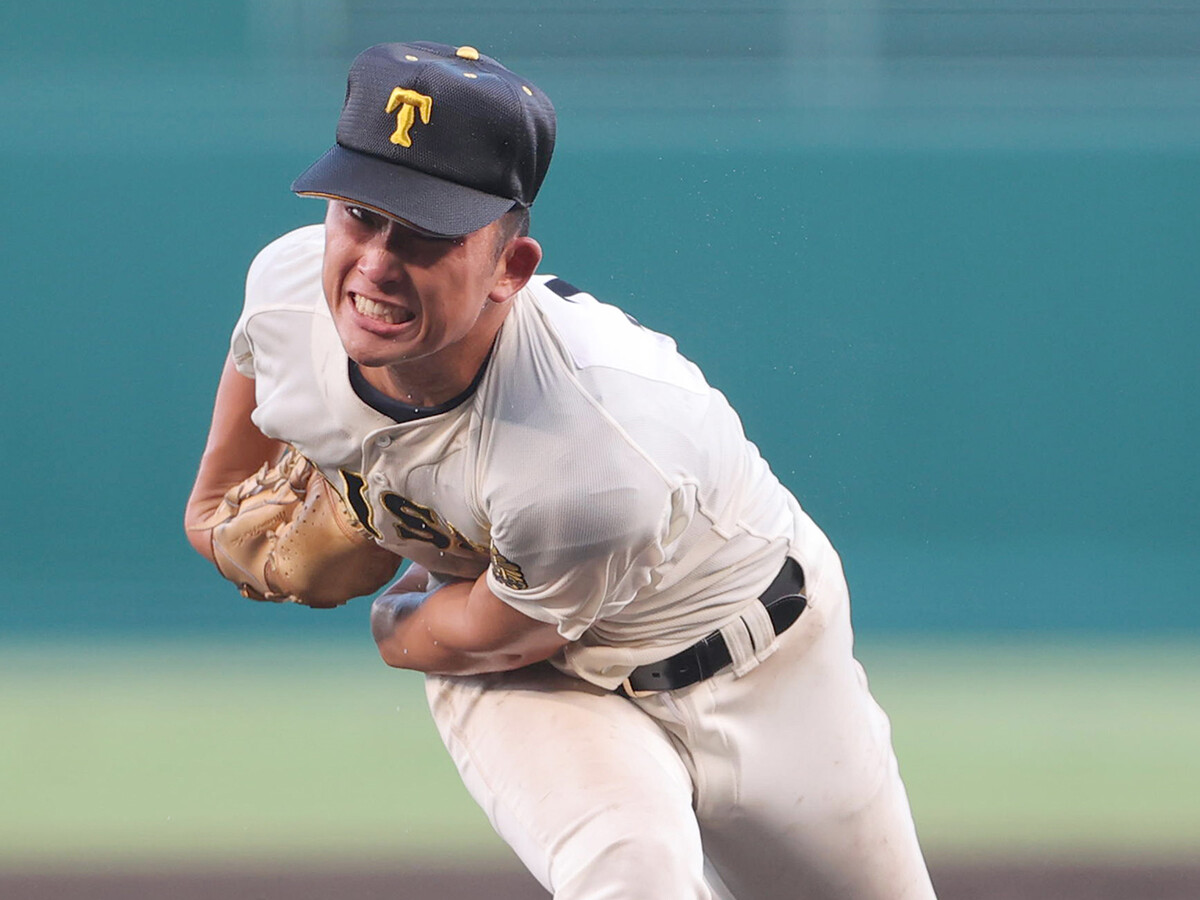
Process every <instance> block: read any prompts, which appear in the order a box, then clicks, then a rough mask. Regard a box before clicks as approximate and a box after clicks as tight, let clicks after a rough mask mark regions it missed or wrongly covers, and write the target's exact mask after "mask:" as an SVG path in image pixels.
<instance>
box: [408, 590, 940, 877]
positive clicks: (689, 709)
mask: <svg viewBox="0 0 1200 900" xmlns="http://www.w3.org/2000/svg"><path fill="white" fill-rule="evenodd" d="M822 575H823V578H822V579H821V580H819V581H818V582H817V583H816V584H810V585H808V587H807V590H806V593H807V594H808V597H809V606H808V609H807V610H806V611H805V612H804V613H803V615H801V616H800V619H799V620H798V621H797V622H796V623H795V624H794V625H793V626H792V627H791V628H789V629H788V630H787V631H785V632H784V633H783V634H782V635H781V636H780V637H779V638H778V639H776V640H777V643H776V644H774V646H773V650H774V652H773V653H771V654H770V655H769V656H767V658H766V659H764V660H763V661H761V662H758V661H757V660H756V659H755V658H753V657H752V654H753V649H752V648H750V644H749V642H745V641H742V642H740V643H742V644H745V647H747V648H750V649H749V650H746V649H739V642H737V641H731V644H733V645H734V646H733V649H734V660H735V665H734V666H731V667H730V668H727V669H726V670H724V671H722V672H720V673H718V674H717V675H715V676H713V677H712V678H709V679H708V680H706V681H702V682H699V683H698V684H695V685H692V686H690V687H687V688H683V689H680V690H677V691H671V692H669V693H662V694H654V695H651V696H649V697H645V698H639V699H634V700H630V699H627V698H625V697H623V696H621V695H619V694H614V693H609V692H606V691H604V690H602V689H600V688H597V687H594V686H592V685H589V684H587V683H585V682H583V681H580V680H579V679H576V678H571V677H569V676H566V675H563V674H561V673H559V672H557V671H556V670H554V669H553V668H552V667H551V666H549V665H546V664H543V665H539V666H533V667H530V668H527V669H522V670H519V671H516V672H507V673H497V674H493V675H484V676H471V677H430V678H429V679H428V682H427V692H428V696H429V702H430V708H431V710H432V712H433V715H434V719H435V721H436V723H437V726H438V729H439V731H440V733H441V735H442V739H443V741H444V742H445V744H446V747H447V749H448V750H449V751H450V754H451V756H452V757H453V759H454V762H455V764H456V765H457V766H458V770H459V772H460V774H461V775H462V778H463V781H464V783H465V784H466V786H467V789H468V790H469V791H470V792H471V794H472V796H474V798H475V799H476V800H477V801H478V803H479V804H480V806H481V807H482V808H483V809H484V811H485V812H486V813H487V815H488V817H489V819H490V820H491V822H492V825H493V826H494V827H495V829H496V831H497V832H498V833H499V834H500V836H501V837H502V838H504V840H505V841H507V842H508V844H509V845H510V846H511V847H512V848H513V849H514V850H515V851H516V853H517V855H518V856H519V857H520V858H521V860H522V861H523V862H524V863H525V865H526V866H528V868H529V870H530V871H531V872H532V873H533V875H534V876H535V877H536V878H537V879H538V880H539V881H540V882H541V883H542V885H543V886H544V887H545V888H546V890H548V891H550V892H551V894H553V896H554V898H555V900H668V898H669V900H714V898H715V900H723V898H728V897H729V896H730V894H732V896H733V897H734V898H736V900H785V898H786V900H932V898H933V897H934V892H933V888H932V886H931V884H930V880H929V875H928V873H927V871H926V867H925V863H924V860H923V858H922V855H921V850H920V848H919V846H918V843H917V837H916V832H915V829H914V827H913V822H912V816H911V813H910V811H909V806H908V800H907V797H906V795H905V791H904V785H903V784H902V782H901V780H900V775H899V771H898V769H897V765H896V759H895V756H894V754H893V752H892V747H891V733H890V726H889V723H888V719H887V717H886V715H885V714H884V713H883V711H882V710H881V709H880V708H879V706H878V705H877V704H876V703H875V701H874V700H873V698H872V697H871V695H870V692H869V691H868V689H867V682H866V678H865V676H864V674H863V671H862V668H861V667H860V666H859V664H858V663H857V662H856V661H855V660H854V658H853V656H852V647H851V644H852V637H851V629H850V616H849V600H848V597H847V591H846V585H845V581H844V579H843V577H842V575H841V571H840V567H838V566H829V567H825V568H824V571H823V573H822ZM760 610H761V607H760ZM749 619H750V620H751V624H750V630H751V632H753V629H754V627H755V624H754V623H755V622H761V615H760V616H758V617H755V616H751V617H749ZM747 654H750V656H748V655H747ZM765 655H766V654H762V653H760V654H759V657H760V658H761V657H762V656H765ZM738 663H741V665H740V666H739V665H737V664H738ZM747 668H749V671H744V670H745V669H747ZM738 669H740V670H743V674H741V675H740V676H739V675H737V674H736V672H735V670H738ZM714 870H715V872H716V873H717V875H718V876H719V878H714V877H713V876H712V872H713V871H714ZM721 881H723V882H724V885H722V884H721V883H720V882H721ZM727 892H728V893H727Z"/></svg>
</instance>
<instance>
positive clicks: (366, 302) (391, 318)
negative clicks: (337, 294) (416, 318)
mask: <svg viewBox="0 0 1200 900" xmlns="http://www.w3.org/2000/svg"><path fill="white" fill-rule="evenodd" d="M350 296H351V297H352V298H353V299H354V308H355V309H357V310H358V311H359V312H360V313H362V314H363V315H364V316H370V317H371V318H372V319H379V320H380V321H381V322H387V323H388V324H389V325H402V324H403V323H405V322H408V321H411V320H412V319H413V314H412V313H411V312H409V311H408V310H407V309H400V308H398V307H395V306H389V305H388V304H386V303H377V302H376V301H374V300H372V299H371V298H370V297H364V296H363V295H362V294H355V293H351V294H350Z"/></svg>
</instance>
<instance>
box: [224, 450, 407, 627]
mask: <svg viewBox="0 0 1200 900" xmlns="http://www.w3.org/2000/svg"><path fill="white" fill-rule="evenodd" d="M200 528H201V529H208V530H210V531H211V533H212V548H213V558H214V559H215V561H216V564H217V569H218V570H220V572H221V574H222V575H223V576H225V577H226V578H227V579H229V580H230V581H232V582H233V583H234V584H236V585H237V586H238V588H239V589H240V590H241V592H242V595H243V596H245V597H249V598H251V599H252V600H270V601H273V602H276V603H302V604H304V605H305V606H313V607H318V608H321V609H328V608H331V607H334V606H341V605H342V604H343V603H345V602H347V601H348V600H351V599H353V598H354V597H360V596H362V595H364V594H371V593H374V592H375V591H376V590H378V589H379V588H381V587H382V586H383V585H384V584H386V583H387V581H388V579H390V578H391V577H392V576H393V575H395V574H396V569H398V568H399V567H400V563H401V562H402V559H401V557H400V556H397V555H396V554H395V553H392V552H391V551H389V550H385V549H384V548H383V547H380V546H379V545H378V544H376V543H375V541H374V540H373V539H372V538H371V535H370V534H368V533H367V530H366V529H365V528H363V526H362V524H361V523H360V522H359V521H358V518H357V517H356V516H355V515H354V513H353V511H352V510H350V509H349V507H348V506H347V504H346V502H345V501H344V500H343V499H342V497H341V495H340V494H338V492H337V491H336V490H334V488H333V486H332V485H330V484H329V482H328V481H326V480H325V476H323V475H322V474H321V472H320V471H319V470H318V469H317V467H316V466H314V465H313V464H312V462H310V461H309V460H308V459H306V458H305V457H304V456H302V455H300V454H299V453H297V452H296V450H295V449H294V448H292V447H288V448H287V450H286V451H285V452H284V454H283V456H282V457H281V458H280V459H279V462H277V463H276V464H275V465H274V466H271V465H268V464H266V463H264V464H263V467H262V468H261V469H259V470H258V472H256V473H255V474H254V475H251V476H250V477H249V478H247V479H246V480H245V481H243V482H242V483H241V484H239V485H236V486H235V487H233V488H231V489H230V490H229V492H228V493H226V494H225V497H224V499H223V500H222V501H221V506H220V507H219V508H218V509H217V511H216V512H214V513H213V515H212V516H211V517H210V518H209V520H208V521H207V522H205V523H204V524H203V525H201V526H200Z"/></svg>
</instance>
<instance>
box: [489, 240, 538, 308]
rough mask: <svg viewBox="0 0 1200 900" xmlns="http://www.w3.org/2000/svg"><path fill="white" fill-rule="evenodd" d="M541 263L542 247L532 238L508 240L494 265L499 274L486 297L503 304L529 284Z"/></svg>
mask: <svg viewBox="0 0 1200 900" xmlns="http://www.w3.org/2000/svg"><path fill="white" fill-rule="evenodd" d="M541 261H542V245H541V244H539V243H538V242H537V241H535V240H534V239H533V238H531V237H515V238H513V239H512V240H510V241H509V242H508V244H507V245H506V246H505V248H504V251H503V252H502V253H501V255H500V259H499V260H498V261H497V263H496V265H497V267H498V270H499V274H498V278H497V281H496V286H495V287H493V288H492V290H491V292H490V293H489V294H488V297H489V298H490V299H491V300H494V301H495V302H497V303H503V302H504V301H505V300H507V299H508V298H510V297H511V296H512V295H513V294H515V293H516V292H517V291H519V290H521V288H523V287H525V285H526V284H528V283H529V279H530V278H532V277H533V273H534V272H536V271H537V267H538V263H540V262H541Z"/></svg>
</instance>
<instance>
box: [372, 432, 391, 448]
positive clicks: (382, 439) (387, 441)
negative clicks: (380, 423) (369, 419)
mask: <svg viewBox="0 0 1200 900" xmlns="http://www.w3.org/2000/svg"><path fill="white" fill-rule="evenodd" d="M375 444H376V446H378V447H390V446H391V445H392V439H391V438H390V437H388V436H387V435H386V434H381V435H380V436H379V437H377V438H375Z"/></svg>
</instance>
